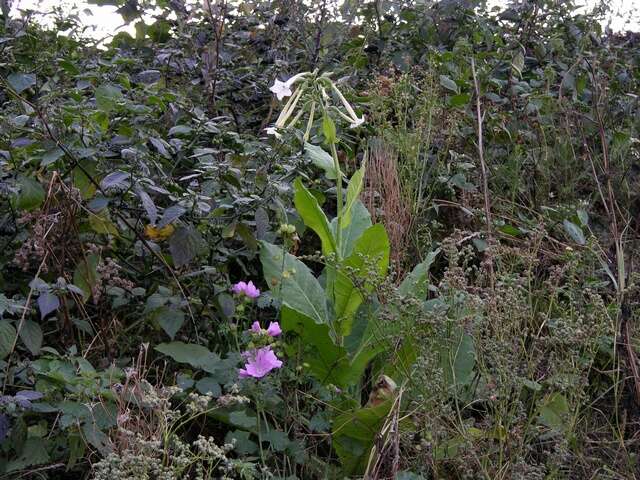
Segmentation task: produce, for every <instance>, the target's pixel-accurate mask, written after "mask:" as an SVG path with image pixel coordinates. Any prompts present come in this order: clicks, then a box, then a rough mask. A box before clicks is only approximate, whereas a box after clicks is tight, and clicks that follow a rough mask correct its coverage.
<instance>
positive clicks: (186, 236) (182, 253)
mask: <svg viewBox="0 0 640 480" xmlns="http://www.w3.org/2000/svg"><path fill="white" fill-rule="evenodd" d="M167 226H169V225H167ZM203 249H204V240H203V239H202V236H201V235H200V233H199V232H198V231H197V230H196V229H195V228H193V227H191V226H187V227H179V228H178V229H177V230H176V231H175V233H174V234H173V235H171V238H170V239H169V251H170V252H171V258H172V260H173V264H174V265H175V266H176V267H178V268H180V267H182V266H184V265H187V264H188V263H189V262H191V260H193V259H194V258H195V257H196V256H197V255H198V254H200V253H201V252H202V251H203Z"/></svg>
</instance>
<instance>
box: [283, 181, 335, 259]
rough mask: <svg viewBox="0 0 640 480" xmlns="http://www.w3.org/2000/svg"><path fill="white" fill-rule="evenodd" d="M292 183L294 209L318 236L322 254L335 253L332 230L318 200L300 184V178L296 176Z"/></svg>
mask: <svg viewBox="0 0 640 480" xmlns="http://www.w3.org/2000/svg"><path fill="white" fill-rule="evenodd" d="M293 185H294V188H295V195H294V197H293V201H294V203H295V205H296V210H297V211H298V213H299V214H300V216H301V217H302V220H304V223H305V225H306V226H307V227H309V228H311V229H312V230H313V231H314V232H316V234H317V235H318V236H319V237H320V241H321V242H322V254H323V255H325V256H327V255H330V254H332V253H335V251H336V243H335V240H334V238H333V232H332V231H331V227H330V226H329V221H328V220H327V216H326V215H325V214H324V212H323V211H322V209H321V208H320V205H318V200H316V197H314V196H313V195H312V194H311V192H310V191H309V190H307V188H306V187H305V186H304V185H303V184H302V180H301V179H300V178H297V179H296V180H295V182H294V184H293Z"/></svg>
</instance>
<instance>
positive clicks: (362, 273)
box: [334, 224, 389, 336]
mask: <svg viewBox="0 0 640 480" xmlns="http://www.w3.org/2000/svg"><path fill="white" fill-rule="evenodd" d="M388 267H389V237H388V236H387V232H386V230H385V229H384V226H383V225H382V224H376V225H373V226H371V227H369V228H368V229H367V230H366V231H365V232H364V233H363V234H362V235H361V236H360V238H359V239H358V240H357V241H356V243H355V246H354V248H353V252H352V253H351V255H349V257H347V258H346V259H345V260H344V261H343V262H342V264H341V268H340V271H338V272H337V273H336V280H335V284H334V289H335V290H334V298H335V305H334V308H335V312H336V320H337V323H338V325H339V331H340V334H341V335H345V336H346V335H349V332H350V331H351V325H352V323H353V315H354V314H355V313H356V311H357V310H358V307H359V306H360V304H361V303H362V300H363V293H368V292H370V291H371V290H372V289H373V286H374V285H372V284H371V283H370V282H368V281H367V280H368V279H370V278H371V273H372V272H370V271H369V269H370V268H371V269H374V270H375V273H376V274H377V275H380V276H384V275H386V273H387V269H388ZM347 270H348V271H349V274H348V275H347V273H346V271H347ZM354 276H355V277H357V280H359V282H360V283H361V285H360V287H358V288H357V287H356V285H355V284H354V282H353V280H352V278H353V277H354Z"/></svg>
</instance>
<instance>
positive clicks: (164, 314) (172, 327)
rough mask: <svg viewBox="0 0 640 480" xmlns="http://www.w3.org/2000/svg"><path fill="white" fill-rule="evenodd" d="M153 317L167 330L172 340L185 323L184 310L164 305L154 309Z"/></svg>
mask: <svg viewBox="0 0 640 480" xmlns="http://www.w3.org/2000/svg"><path fill="white" fill-rule="evenodd" d="M153 318H154V319H155V321H156V322H158V325H160V327H161V328H162V329H163V330H164V331H165V333H166V334H167V335H169V337H171V340H173V338H174V337H175V336H176V333H177V332H178V330H180V327H182V325H184V320H185V316H184V312H183V311H182V310H177V309H175V308H171V307H167V306H162V307H160V308H158V309H157V310H155V311H154V313H153Z"/></svg>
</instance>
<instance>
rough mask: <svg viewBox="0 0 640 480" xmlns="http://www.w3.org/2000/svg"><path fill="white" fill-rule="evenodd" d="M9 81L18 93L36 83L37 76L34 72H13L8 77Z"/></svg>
mask: <svg viewBox="0 0 640 480" xmlns="http://www.w3.org/2000/svg"><path fill="white" fill-rule="evenodd" d="M7 82H9V85H11V88H13V89H14V90H15V91H16V93H21V92H23V91H24V90H26V89H27V88H30V87H33V86H34V85H35V84H36V76H35V74H33V73H12V74H11V75H9V76H8V77H7Z"/></svg>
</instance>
